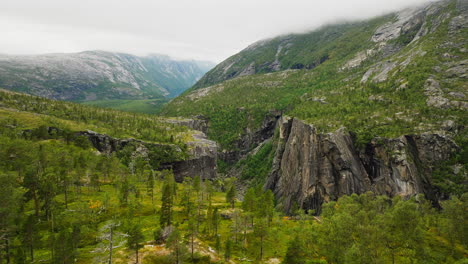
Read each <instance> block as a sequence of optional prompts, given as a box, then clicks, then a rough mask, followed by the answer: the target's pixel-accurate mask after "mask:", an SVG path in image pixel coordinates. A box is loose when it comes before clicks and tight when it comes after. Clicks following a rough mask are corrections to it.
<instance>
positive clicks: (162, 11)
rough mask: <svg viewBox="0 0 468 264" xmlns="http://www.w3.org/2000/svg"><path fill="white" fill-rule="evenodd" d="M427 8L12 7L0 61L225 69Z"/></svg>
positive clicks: (5, 15) (380, 4) (301, 0)
mask: <svg viewBox="0 0 468 264" xmlns="http://www.w3.org/2000/svg"><path fill="white" fill-rule="evenodd" d="M427 2H429V1H428V0H392V1H388V0H331V1H306V0H292V1H284V0H273V1H271V0H259V1H249V0H239V1H225V0H222V1H220V0H201V1H189V0H175V1H145V0H136V1H111V0H102V1H91V0H84V1H60V0H44V1H27V0H14V1H13V0H7V1H3V2H2V8H1V9H0V27H1V28H2V35H3V38H2V42H1V43H0V53H8V54H42V53H55V52H80V51H84V50H97V49H99V50H108V51H115V52H125V53H132V54H137V55H147V54H148V53H153V52H158V53H163V54H168V55H171V56H173V57H177V58H183V59H198V60H211V61H216V62H220V61H222V60H223V59H225V58H227V57H228V56H230V55H232V54H234V53H236V52H238V51H240V50H241V49H243V48H244V47H245V46H247V45H249V44H251V43H252V42H255V41H257V40H260V39H264V38H267V37H273V36H276V35H278V34H283V33H289V32H298V31H306V30H311V29H314V28H317V27H318V26H320V25H323V24H326V23H330V22H334V21H337V20H355V19H365V18H369V17H374V16H377V15H381V14H383V13H389V12H393V11H396V10H399V9H402V8H405V7H407V6H413V5H419V4H422V3H427Z"/></svg>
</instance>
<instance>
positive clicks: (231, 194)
mask: <svg viewBox="0 0 468 264" xmlns="http://www.w3.org/2000/svg"><path fill="white" fill-rule="evenodd" d="M226 202H227V203H228V204H230V205H231V208H233V209H234V204H235V202H236V187H235V186H234V184H233V185H231V188H229V190H228V192H227V193H226Z"/></svg>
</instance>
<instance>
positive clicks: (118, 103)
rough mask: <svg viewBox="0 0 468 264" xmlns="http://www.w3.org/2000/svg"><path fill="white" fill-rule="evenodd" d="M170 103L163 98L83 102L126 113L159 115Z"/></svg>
mask: <svg viewBox="0 0 468 264" xmlns="http://www.w3.org/2000/svg"><path fill="white" fill-rule="evenodd" d="M168 101H169V100H167V99H163V98H160V99H146V100H97V101H86V102H82V104H85V105H91V106H97V107H103V108H111V109H116V110H120V111H126V112H136V113H144V114H157V113H159V111H160V110H161V108H162V107H163V105H164V104H166V103H167V102H168Z"/></svg>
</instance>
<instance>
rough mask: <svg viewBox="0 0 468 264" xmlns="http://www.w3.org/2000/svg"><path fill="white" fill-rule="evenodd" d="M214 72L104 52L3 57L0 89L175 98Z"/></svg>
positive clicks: (77, 97) (62, 95) (194, 64)
mask: <svg viewBox="0 0 468 264" xmlns="http://www.w3.org/2000/svg"><path fill="white" fill-rule="evenodd" d="M213 66H214V64H213V63H211V62H207V61H195V60H174V59H172V58H170V57H169V56H166V55H148V56H144V57H138V56H134V55H130V54H125V53H115V52H106V51H84V52H79V53H54V54H43V55H4V54H0V87H2V88H5V89H9V90H13V91H19V92H26V93H29V94H34V95H38V96H43V97H47V98H51V99H59V100H70V101H94V100H107V99H152V98H161V97H169V98H171V97H175V96H177V95H178V94H180V93H182V92H183V91H184V90H186V89H187V88H189V87H190V86H192V85H193V84H194V83H195V82H196V81H197V80H198V79H200V78H201V77H202V76H203V75H204V74H205V73H206V72H207V71H208V70H209V69H210V68H211V67H213Z"/></svg>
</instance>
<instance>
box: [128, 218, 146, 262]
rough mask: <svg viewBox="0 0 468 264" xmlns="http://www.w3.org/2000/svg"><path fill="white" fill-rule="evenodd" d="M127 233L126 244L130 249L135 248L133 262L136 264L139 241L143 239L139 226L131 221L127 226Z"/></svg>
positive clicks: (139, 246)
mask: <svg viewBox="0 0 468 264" xmlns="http://www.w3.org/2000/svg"><path fill="white" fill-rule="evenodd" d="M127 235H128V237H127V245H128V247H129V248H130V249H133V250H135V263H137V264H138V249H140V248H141V245H140V242H141V241H142V240H143V239H144V236H143V233H142V231H141V226H140V225H139V224H133V223H131V224H130V226H129V227H127Z"/></svg>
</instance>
